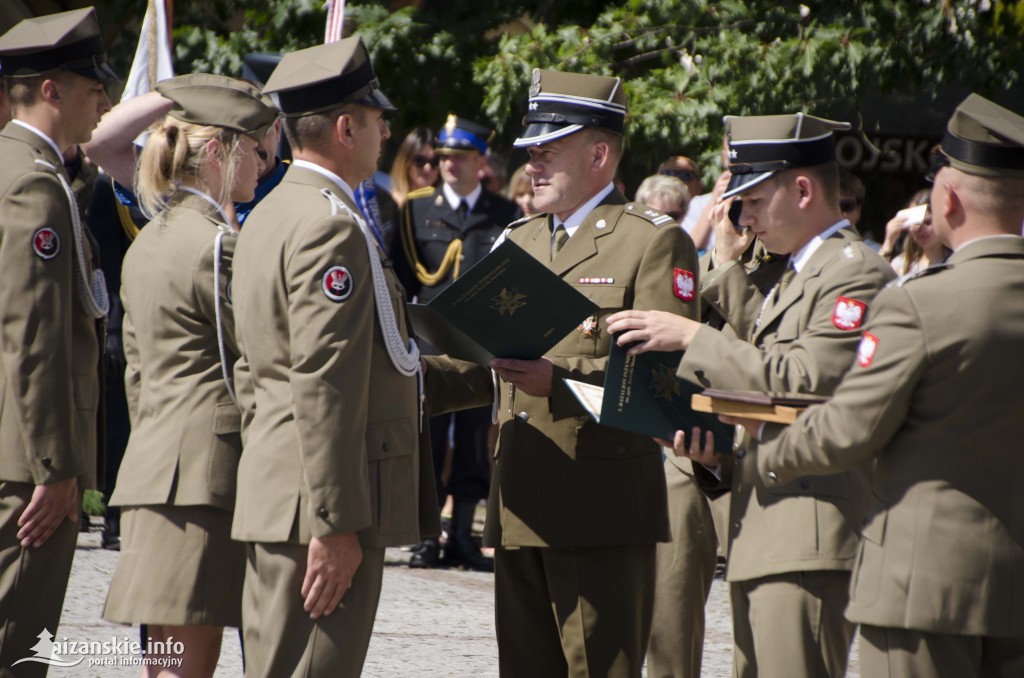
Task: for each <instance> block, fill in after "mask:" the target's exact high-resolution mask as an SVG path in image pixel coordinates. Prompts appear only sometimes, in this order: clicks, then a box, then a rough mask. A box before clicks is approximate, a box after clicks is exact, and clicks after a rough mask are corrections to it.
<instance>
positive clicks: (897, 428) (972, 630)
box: [758, 236, 1024, 638]
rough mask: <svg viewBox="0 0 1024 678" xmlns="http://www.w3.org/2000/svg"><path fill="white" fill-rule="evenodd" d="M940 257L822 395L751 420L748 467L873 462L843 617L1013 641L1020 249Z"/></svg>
mask: <svg viewBox="0 0 1024 678" xmlns="http://www.w3.org/2000/svg"><path fill="white" fill-rule="evenodd" d="M947 263H948V267H943V266H941V265H940V266H937V267H933V268H932V269H928V270H926V271H924V272H923V273H921V274H918V275H917V276H916V277H913V279H911V280H908V281H905V282H904V283H903V285H902V286H892V287H889V288H888V289H886V290H884V291H882V292H881V293H880V294H879V295H878V298H877V299H875V302H874V305H873V308H872V312H871V320H870V322H869V323H868V326H867V328H866V332H865V334H864V337H865V339H864V340H863V341H862V343H861V348H860V350H859V355H858V361H857V363H856V364H854V366H853V367H852V369H851V370H850V373H849V374H848V375H847V376H846V378H845V379H844V380H843V383H842V386H841V387H840V388H839V389H838V390H837V391H836V394H835V397H834V398H833V399H832V400H830V401H829V402H828V403H827V404H826V405H823V406H820V407H814V408H812V409H811V410H810V411H808V412H807V413H806V414H804V415H803V416H801V417H800V419H798V420H797V422H796V423H795V424H793V425H792V426H791V427H789V428H788V429H783V428H782V427H775V426H769V427H767V429H766V431H765V435H764V436H763V438H764V440H765V442H764V443H763V444H762V448H761V458H760V459H759V463H758V466H759V468H760V470H761V472H762V474H766V473H767V472H768V471H769V470H771V471H772V473H773V474H774V475H775V477H776V478H777V480H775V479H772V478H770V477H767V476H766V475H762V477H763V478H764V480H763V482H764V483H765V486H767V487H772V486H775V485H778V484H779V483H788V482H790V481H791V479H792V478H794V477H796V476H797V475H803V474H813V475H815V476H817V475H818V474H822V473H835V472H837V471H843V470H845V469H849V468H853V467H855V466H858V465H861V464H864V463H865V462H870V461H871V460H873V461H874V465H873V468H874V471H873V473H872V476H871V500H872V505H871V510H870V513H869V515H868V518H867V520H866V521H865V523H866V525H865V527H864V530H863V539H862V540H861V542H860V547H859V550H858V553H857V560H856V567H855V568H854V572H853V580H852V584H851V594H850V604H849V606H848V607H847V609H846V616H847V618H848V619H849V620H850V621H853V622H859V623H863V624H871V625H873V626H889V627H899V628H906V629H917V630H922V631H928V632H932V633H945V634H958V635H959V634H963V635H985V636H1016V637H1018V638H1020V637H1022V636H1024V455H1022V454H1021V442H1020V416H1021V412H1024V390H1022V388H1021V377H1022V376H1024V373H1022V370H1021V347H1022V346H1024V240H1022V239H1021V238H1019V237H1016V236H1011V237H996V238H986V239H983V240H978V241H975V242H972V243H969V244H967V245H965V246H964V247H962V248H961V249H960V250H958V251H957V252H956V253H954V254H953V255H952V256H951V257H950V258H949V260H948V262H947ZM815 479H816V478H815Z"/></svg>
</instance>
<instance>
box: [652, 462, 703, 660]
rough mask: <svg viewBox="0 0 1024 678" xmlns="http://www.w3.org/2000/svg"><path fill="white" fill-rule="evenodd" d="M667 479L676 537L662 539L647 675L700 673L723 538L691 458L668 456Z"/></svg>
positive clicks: (666, 464) (670, 522)
mask: <svg viewBox="0 0 1024 678" xmlns="http://www.w3.org/2000/svg"><path fill="white" fill-rule="evenodd" d="M669 454H671V451H670V452H669ZM665 480H666V481H667V483H668V516H669V524H670V529H671V530H672V541H671V542H669V543H667V544H658V555H657V576H656V580H655V582H656V583H655V588H654V622H653V625H652V627H651V641H650V644H649V645H648V646H647V675H648V677H649V678H687V677H690V676H692V677H693V678H697V677H698V676H700V665H701V658H702V654H703V651H704V605H705V604H706V603H707V601H708V596H709V595H710V594H711V582H712V581H713V580H714V578H715V560H716V555H717V544H718V539H717V538H716V537H715V525H714V522H713V521H712V518H711V509H710V507H709V506H708V500H707V498H706V497H705V496H704V493H703V492H701V491H700V489H699V488H698V487H697V484H696V483H695V482H694V479H693V473H692V469H691V467H690V462H689V460H686V459H679V458H668V459H666V460H665Z"/></svg>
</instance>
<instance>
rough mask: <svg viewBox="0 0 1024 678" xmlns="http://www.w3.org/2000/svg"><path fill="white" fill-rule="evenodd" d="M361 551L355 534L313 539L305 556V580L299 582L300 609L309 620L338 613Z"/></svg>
mask: <svg viewBox="0 0 1024 678" xmlns="http://www.w3.org/2000/svg"><path fill="white" fill-rule="evenodd" d="M361 562H363V547H362V546H360V545H359V537H358V536H357V535H356V533H355V532H349V533H348V534H332V535H329V536H326V537H313V538H312V539H310V540H309V552H308V555H307V556H306V576H305V577H304V578H303V580H302V597H303V598H305V600H306V602H305V604H304V605H303V606H302V609H304V610H305V611H306V612H308V613H309V617H310V619H317V618H319V617H320V615H329V614H331V613H332V612H334V611H335V610H336V609H338V605H339V604H341V599H342V597H344V595H345V593H346V592H347V591H348V590H349V589H350V588H351V587H352V579H353V577H355V576H356V570H357V569H359V564H360V563H361Z"/></svg>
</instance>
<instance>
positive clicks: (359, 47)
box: [263, 35, 396, 118]
mask: <svg viewBox="0 0 1024 678" xmlns="http://www.w3.org/2000/svg"><path fill="white" fill-rule="evenodd" d="M263 91H264V92H265V93H267V94H270V95H271V96H272V98H273V99H274V100H275V102H276V103H277V107H278V108H280V109H281V112H282V113H283V114H284V115H285V117H289V118H300V117H302V116H306V115H313V114H314V113H323V112H324V111H328V110H330V109H332V108H336V107H338V106H340V105H341V104H346V103H355V104H362V105H363V106H369V107H371V108H379V109H382V110H385V111H394V110H396V109H395V107H394V105H393V104H392V103H391V101H390V100H389V99H388V98H387V96H385V95H384V92H382V91H380V85H379V83H378V82H377V76H375V75H374V73H373V64H371V63H370V54H369V53H368V52H367V51H366V46H365V45H363V39H362V38H361V37H359V36H358V35H353V36H351V37H348V38H345V39H344V40H339V41H337V42H331V43H327V44H326V45H317V46H316V47H309V48H307V49H300V50H298V51H295V52H289V53H288V54H285V55H284V57H282V58H281V63H279V64H278V65H277V67H276V68H275V69H274V72H273V73H271V74H270V79H269V80H267V85H266V87H264V88H263Z"/></svg>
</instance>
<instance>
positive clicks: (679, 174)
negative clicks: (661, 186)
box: [658, 169, 697, 181]
mask: <svg viewBox="0 0 1024 678" xmlns="http://www.w3.org/2000/svg"><path fill="white" fill-rule="evenodd" d="M658 174H661V175H662V176H666V177H675V178H676V179H679V180H680V181H693V180H694V179H696V178H697V173H696V172H694V171H692V170H685V169H663V170H661V171H660V172H658Z"/></svg>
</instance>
